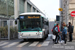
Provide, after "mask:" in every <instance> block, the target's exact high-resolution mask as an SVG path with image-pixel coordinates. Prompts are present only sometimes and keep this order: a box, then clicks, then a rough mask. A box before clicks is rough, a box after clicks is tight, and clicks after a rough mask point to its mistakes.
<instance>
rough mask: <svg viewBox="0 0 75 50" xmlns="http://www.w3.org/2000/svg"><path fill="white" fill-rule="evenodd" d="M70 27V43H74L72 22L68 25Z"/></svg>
mask: <svg viewBox="0 0 75 50" xmlns="http://www.w3.org/2000/svg"><path fill="white" fill-rule="evenodd" d="M68 24H69V26H68V33H69V42H72V39H73V37H72V33H73V26H72V25H71V22H69V23H68Z"/></svg>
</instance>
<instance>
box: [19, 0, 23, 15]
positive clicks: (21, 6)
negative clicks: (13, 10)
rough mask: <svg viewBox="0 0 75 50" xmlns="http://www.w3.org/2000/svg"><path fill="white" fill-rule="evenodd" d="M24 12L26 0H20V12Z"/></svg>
mask: <svg viewBox="0 0 75 50" xmlns="http://www.w3.org/2000/svg"><path fill="white" fill-rule="evenodd" d="M21 13H24V0H19V14H21Z"/></svg>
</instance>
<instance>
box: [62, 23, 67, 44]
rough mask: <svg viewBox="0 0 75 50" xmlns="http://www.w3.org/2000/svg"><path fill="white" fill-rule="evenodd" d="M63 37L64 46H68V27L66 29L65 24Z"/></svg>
mask: <svg viewBox="0 0 75 50" xmlns="http://www.w3.org/2000/svg"><path fill="white" fill-rule="evenodd" d="M62 36H63V40H64V44H66V42H67V27H66V24H65V23H64V24H63V30H62Z"/></svg>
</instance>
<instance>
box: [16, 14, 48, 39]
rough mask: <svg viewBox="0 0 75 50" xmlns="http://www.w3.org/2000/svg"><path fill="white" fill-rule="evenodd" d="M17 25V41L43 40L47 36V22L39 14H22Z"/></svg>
mask: <svg viewBox="0 0 75 50" xmlns="http://www.w3.org/2000/svg"><path fill="white" fill-rule="evenodd" d="M17 24H18V38H19V39H43V38H45V37H46V36H48V34H49V21H48V19H47V18H46V17H45V15H43V14H41V13H22V14H20V15H19V17H18V18H17Z"/></svg>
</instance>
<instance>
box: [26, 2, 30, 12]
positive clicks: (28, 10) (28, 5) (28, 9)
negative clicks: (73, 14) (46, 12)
mask: <svg viewBox="0 0 75 50" xmlns="http://www.w3.org/2000/svg"><path fill="white" fill-rule="evenodd" d="M27 12H31V5H30V4H29V3H27Z"/></svg>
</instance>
